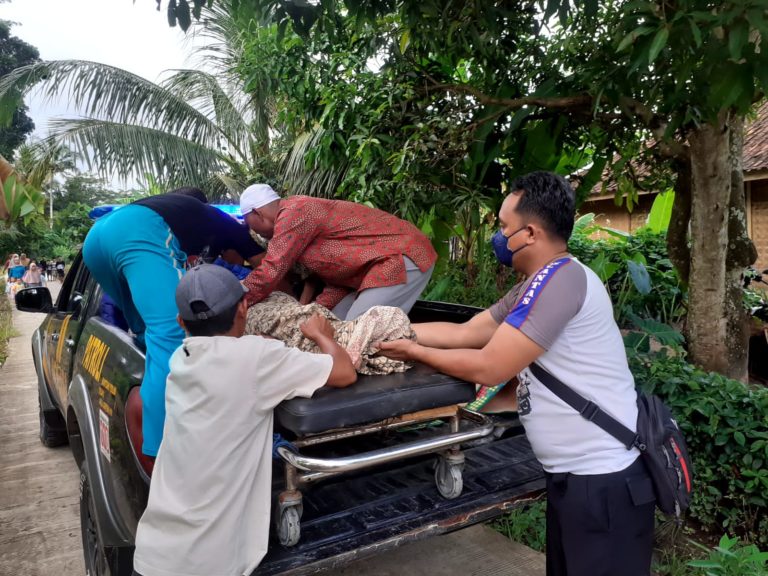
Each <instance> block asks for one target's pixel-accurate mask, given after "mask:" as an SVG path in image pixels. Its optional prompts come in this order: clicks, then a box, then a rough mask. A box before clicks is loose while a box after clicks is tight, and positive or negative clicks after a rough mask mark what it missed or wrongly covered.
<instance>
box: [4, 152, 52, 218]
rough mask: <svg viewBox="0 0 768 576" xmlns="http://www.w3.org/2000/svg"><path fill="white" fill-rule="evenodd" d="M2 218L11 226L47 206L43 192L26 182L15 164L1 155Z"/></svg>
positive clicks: (40, 211)
mask: <svg viewBox="0 0 768 576" xmlns="http://www.w3.org/2000/svg"><path fill="white" fill-rule="evenodd" d="M0 182H1V183H2V195H0V220H2V221H3V223H4V224H5V226H6V227H11V226H13V225H14V224H16V223H17V222H19V221H20V220H24V221H27V220H29V218H31V217H32V216H33V215H34V214H36V213H42V212H43V210H44V208H45V197H44V196H43V193H42V192H41V191H40V190H38V189H37V188H35V187H34V186H31V185H29V184H27V183H26V182H24V181H23V180H22V179H21V178H20V177H19V175H18V174H17V173H16V170H14V168H13V166H11V164H10V163H9V162H8V161H7V160H6V159H5V158H3V157H2V156H0Z"/></svg>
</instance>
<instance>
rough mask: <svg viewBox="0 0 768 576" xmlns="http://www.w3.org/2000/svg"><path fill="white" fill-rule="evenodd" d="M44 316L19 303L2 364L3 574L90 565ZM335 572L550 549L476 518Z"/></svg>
mask: <svg viewBox="0 0 768 576" xmlns="http://www.w3.org/2000/svg"><path fill="white" fill-rule="evenodd" d="M52 288H53V290H54V291H57V289H58V285H57V284H56V283H55V282H54V283H53V286H52ZM0 297H2V296H0ZM42 319H43V316H42V315H41V314H28V313H23V312H16V311H14V314H13V322H14V327H15V328H16V330H17V331H18V334H17V336H16V337H14V338H13V339H12V340H11V346H10V355H9V358H8V361H7V362H6V364H5V365H4V366H3V367H2V368H0V576H17V575H18V576H22V575H23V576H70V575H72V576H79V575H81V574H84V573H85V567H84V565H83V558H82V544H81V539H80V515H79V507H78V506H79V496H78V481H79V474H78V470H77V468H76V466H75V461H74V459H73V458H72V454H71V452H70V451H69V447H67V446H64V447H61V448H54V449H51V448H45V447H44V446H43V445H42V444H40V440H39V439H38V431H39V423H38V411H37V380H36V376H35V371H34V367H33V365H32V352H31V348H30V338H31V335H32V332H33V331H34V330H35V329H36V328H37V326H38V325H39V324H40V322H41V321H42ZM336 574H337V575H338V576H403V575H410V574H431V575H432V576H481V575H482V576H543V575H544V556H543V555H542V554H539V553H537V552H534V551H533V550H531V549H529V548H526V547H525V546H522V545H520V544H516V543H514V542H511V541H510V540H508V539H506V538H505V537H503V536H501V535H500V534H499V533H497V532H494V531H493V530H491V529H490V528H488V527H486V526H475V527H472V528H468V529H466V530H462V531H460V532H455V533H453V534H449V535H447V536H439V537H436V538H431V539H429V540H426V541H423V542H417V543H414V544H409V545H407V546H403V547H402V548H400V549H397V550H394V551H391V552H388V553H386V554H384V555H381V556H378V557H375V558H371V559H368V560H361V561H359V562H354V563H351V564H350V565H349V566H346V567H344V568H343V569H341V570H339V571H337V572H336Z"/></svg>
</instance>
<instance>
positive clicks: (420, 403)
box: [275, 364, 475, 436]
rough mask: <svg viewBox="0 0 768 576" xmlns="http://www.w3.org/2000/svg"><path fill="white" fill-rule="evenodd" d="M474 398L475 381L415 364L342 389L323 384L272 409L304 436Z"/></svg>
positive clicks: (361, 379) (277, 418)
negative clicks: (309, 392) (306, 394)
mask: <svg viewBox="0 0 768 576" xmlns="http://www.w3.org/2000/svg"><path fill="white" fill-rule="evenodd" d="M474 398H475V385H474V384H471V383H469V382H464V381H463V380H457V379H456V378H452V377H451V376H446V375H445V374H440V373H439V372H435V371H434V370H433V369H432V368H429V367H427V366H425V365H423V364H417V365H416V366H414V367H413V368H411V369H410V370H407V371H405V372H401V373H398V374H387V375H385V376H360V377H359V378H358V380H357V382H355V383H354V384H352V386H349V387H347V388H329V387H327V386H324V387H323V388H320V389H319V390H318V391H317V392H315V394H314V396H312V398H293V399H292V400H286V401H285V402H283V403H281V404H280V405H279V406H278V407H277V408H276V409H275V421H276V423H277V425H278V426H280V427H282V428H283V429H286V430H289V431H291V432H293V433H294V434H296V435H297V436H306V435H307V434H316V433H318V432H324V431H326V430H331V429H334V428H348V427H351V426H360V425H362V424H368V423H370V422H378V421H380V420H385V419H387V418H392V417H394V416H400V415H402V414H408V413H410V412H418V411H420V410H428V409H430V408H439V407H441V406H450V405H452V404H462V403H465V402H471V401H472V400H474Z"/></svg>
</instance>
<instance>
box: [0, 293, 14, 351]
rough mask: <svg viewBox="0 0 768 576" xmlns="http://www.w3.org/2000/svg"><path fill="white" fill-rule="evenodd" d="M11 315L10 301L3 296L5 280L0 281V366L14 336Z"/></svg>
mask: <svg viewBox="0 0 768 576" xmlns="http://www.w3.org/2000/svg"><path fill="white" fill-rule="evenodd" d="M11 313H12V308H11V300H10V299H9V298H8V297H7V296H6V295H5V280H0V366H2V365H3V364H5V359H6V358H7V357H8V340H9V339H10V338H11V337H12V336H14V335H15V332H14V330H13V322H12V321H11Z"/></svg>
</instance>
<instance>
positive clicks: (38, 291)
mask: <svg viewBox="0 0 768 576" xmlns="http://www.w3.org/2000/svg"><path fill="white" fill-rule="evenodd" d="M16 309H17V310H21V311H22V312H44V313H46V314H47V313H48V312H52V311H53V300H52V299H51V292H50V290H48V288H42V287H41V288H25V289H24V290H19V291H18V292H17V293H16Z"/></svg>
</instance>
